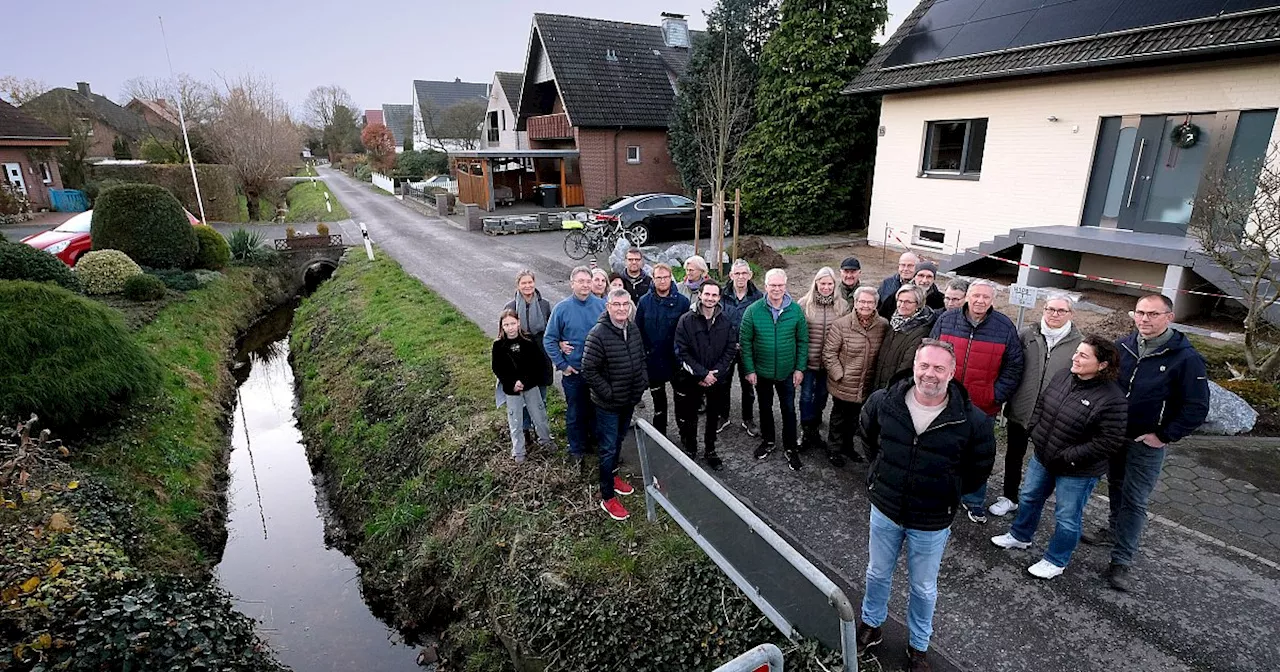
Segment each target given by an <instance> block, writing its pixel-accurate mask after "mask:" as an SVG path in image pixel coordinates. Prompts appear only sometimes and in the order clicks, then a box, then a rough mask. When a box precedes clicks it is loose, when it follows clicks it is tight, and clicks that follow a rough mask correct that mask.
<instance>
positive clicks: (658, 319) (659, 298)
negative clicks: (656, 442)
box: [636, 264, 689, 434]
mask: <svg viewBox="0 0 1280 672" xmlns="http://www.w3.org/2000/svg"><path fill="white" fill-rule="evenodd" d="M687 312H689V299H686V298H685V297H684V296H682V295H681V294H680V293H679V292H677V291H676V290H675V288H674V287H672V286H671V267H670V266H668V265H666V264H657V265H655V266H654V267H653V287H652V288H651V289H650V290H649V293H648V294H645V295H644V296H642V297H640V305H639V307H638V308H637V309H636V326H638V327H640V338H642V339H644V351H645V357H646V366H648V369H649V396H650V397H652V398H653V426H654V427H656V428H657V430H658V431H659V432H662V433H663V434H666V433H667V383H669V382H671V378H672V377H673V376H674V375H675V372H676V351H675V345H676V323H677V322H679V321H680V316H681V315H684V314H685V313H687Z"/></svg>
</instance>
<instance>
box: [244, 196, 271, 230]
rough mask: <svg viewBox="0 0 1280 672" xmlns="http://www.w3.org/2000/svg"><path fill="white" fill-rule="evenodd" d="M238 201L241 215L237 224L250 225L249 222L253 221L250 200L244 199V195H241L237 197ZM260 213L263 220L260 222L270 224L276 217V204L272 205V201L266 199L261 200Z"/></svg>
mask: <svg viewBox="0 0 1280 672" xmlns="http://www.w3.org/2000/svg"><path fill="white" fill-rule="evenodd" d="M236 199H237V202H238V203H239V209H238V212H239V213H240V214H239V216H238V217H237V218H236V221H235V223H236V224H248V223H249V222H251V221H253V220H250V219H249V200H248V199H246V198H245V197H244V194H240V195H239V196H236ZM258 213H259V214H258V216H259V217H261V218H262V219H260V220H259V221H263V222H269V221H271V218H272V217H275V216H276V204H275V203H272V202H271V201H269V200H267V199H265V198H259V199H258Z"/></svg>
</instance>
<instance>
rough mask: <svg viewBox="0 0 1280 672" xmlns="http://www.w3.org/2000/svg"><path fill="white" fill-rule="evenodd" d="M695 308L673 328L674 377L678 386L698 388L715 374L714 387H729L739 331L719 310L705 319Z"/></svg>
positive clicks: (736, 352)
mask: <svg viewBox="0 0 1280 672" xmlns="http://www.w3.org/2000/svg"><path fill="white" fill-rule="evenodd" d="M698 308H699V307H698V306H697V305H694V307H693V308H690V309H689V310H687V311H685V313H684V315H681V316H680V322H678V323H677V324H676V377H675V381H676V383H677V384H680V385H689V386H692V385H697V384H698V381H700V380H703V379H705V378H706V377H707V372H708V371H716V372H717V373H716V384H717V385H728V384H729V366H730V365H731V364H733V358H734V357H736V356H737V355H738V328H737V327H736V326H734V324H733V321H732V320H730V319H729V316H728V315H725V314H724V310H722V309H721V308H720V306H718V305H717V306H716V307H715V310H713V311H712V312H711V317H709V318H708V317H706V316H705V315H703V314H702V311H701V310H699V309H698Z"/></svg>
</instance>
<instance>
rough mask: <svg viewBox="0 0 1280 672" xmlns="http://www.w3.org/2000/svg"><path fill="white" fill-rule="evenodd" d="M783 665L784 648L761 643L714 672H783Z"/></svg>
mask: <svg viewBox="0 0 1280 672" xmlns="http://www.w3.org/2000/svg"><path fill="white" fill-rule="evenodd" d="M782 665H783V662H782V650H781V649H779V648H778V647H776V646H774V645H773V644H761V645H760V646H757V647H756V648H754V649H751V650H750V651H748V652H746V653H744V654H742V655H741V656H738V657H737V658H734V659H733V660H731V661H729V662H727V663H725V664H724V665H721V666H720V667H717V668H716V669H715V670H714V672H783V669H782Z"/></svg>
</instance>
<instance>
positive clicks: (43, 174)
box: [40, 161, 53, 186]
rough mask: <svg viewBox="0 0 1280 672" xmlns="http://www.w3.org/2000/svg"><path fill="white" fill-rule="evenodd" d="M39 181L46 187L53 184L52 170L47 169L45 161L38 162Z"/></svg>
mask: <svg viewBox="0 0 1280 672" xmlns="http://www.w3.org/2000/svg"><path fill="white" fill-rule="evenodd" d="M40 180H41V181H42V182H44V183H45V185H46V186H47V185H50V184H53V169H51V168H50V167H49V163H48V162H47V161H41V162H40Z"/></svg>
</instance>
